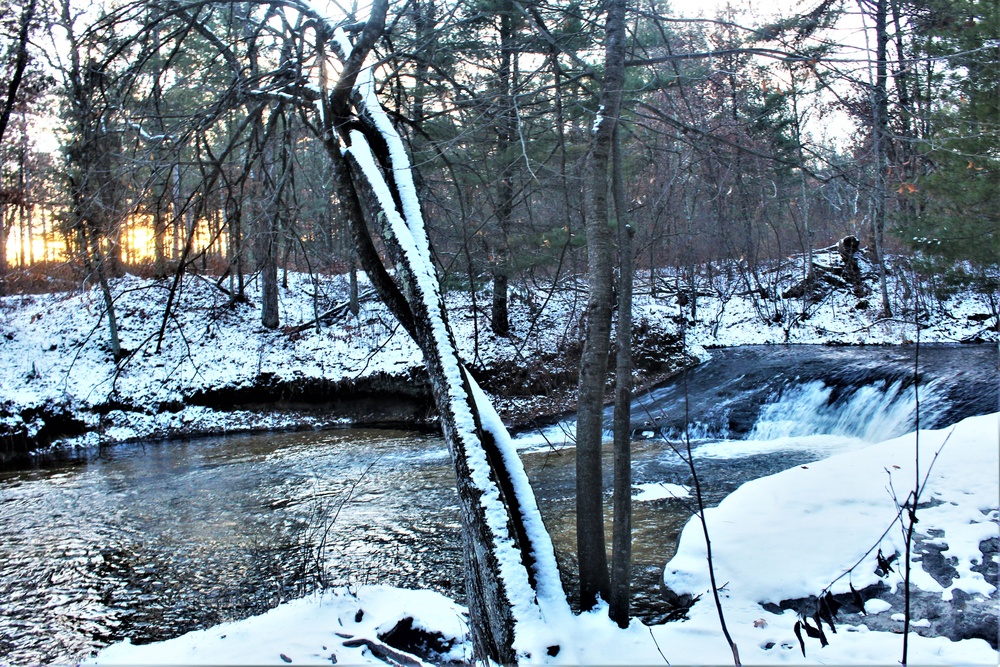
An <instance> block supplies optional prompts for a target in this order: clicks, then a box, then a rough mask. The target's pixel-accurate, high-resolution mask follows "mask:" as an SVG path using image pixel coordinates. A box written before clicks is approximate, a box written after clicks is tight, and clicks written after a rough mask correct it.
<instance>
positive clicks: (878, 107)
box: [872, 0, 892, 317]
mask: <svg viewBox="0 0 1000 667" xmlns="http://www.w3.org/2000/svg"><path fill="white" fill-rule="evenodd" d="M887 19H888V1H887V0H878V1H877V5H876V9H875V89H874V90H873V91H872V95H873V97H874V99H873V100H872V102H873V104H872V109H873V116H874V117H873V119H872V120H873V123H872V149H873V151H874V153H875V191H874V193H873V197H874V202H873V210H872V227H873V229H872V231H873V232H874V236H875V259H876V264H877V265H878V283H879V290H880V292H881V295H882V313H881V314H882V316H883V317H892V308H891V307H890V305H889V291H888V288H887V286H886V275H885V274H886V268H885V249H884V241H885V238H884V237H885V221H886V202H887V200H888V198H889V194H888V190H889V183H888V173H887V172H888V169H889V161H888V152H889V146H888V142H889V119H888V115H889V94H888V91H887V90H886V82H887V78H888V72H887V67H886V58H887V55H888V46H889V33H888V29H887V25H886V24H887Z"/></svg>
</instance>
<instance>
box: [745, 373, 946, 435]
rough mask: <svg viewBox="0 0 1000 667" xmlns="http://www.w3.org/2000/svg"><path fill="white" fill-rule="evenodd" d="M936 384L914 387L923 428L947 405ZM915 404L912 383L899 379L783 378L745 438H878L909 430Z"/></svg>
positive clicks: (943, 410) (936, 418)
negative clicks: (837, 382)
mask: <svg viewBox="0 0 1000 667" xmlns="http://www.w3.org/2000/svg"><path fill="white" fill-rule="evenodd" d="M938 384H939V382H937V381H933V382H930V383H928V384H926V385H921V386H920V387H919V396H920V423H921V427H922V428H930V427H932V426H934V425H935V423H936V422H937V420H938V419H939V418H940V417H941V416H942V415H943V414H944V413H945V412H946V410H947V408H948V401H947V399H946V398H944V396H943V395H942V394H941V393H940V392H939V391H938V387H937V385H938ZM916 405H917V404H916V398H915V392H914V386H913V383H912V382H908V381H904V380H895V381H888V380H877V381H875V382H873V383H871V384H865V385H861V386H857V387H851V388H837V387H833V386H828V385H827V384H825V383H824V382H822V381H819V380H816V381H812V382H806V383H801V384H787V385H785V386H784V387H782V388H781V389H780V390H779V391H778V392H777V393H776V394H774V395H772V396H771V398H770V400H769V401H767V402H766V403H765V404H764V405H763V406H762V407H761V410H760V414H759V416H758V417H757V422H756V423H755V424H754V427H753V429H752V430H751V431H750V433H749V434H748V435H747V438H746V439H747V440H776V439H778V438H788V437H799V436H808V435H842V436H848V437H852V438H858V439H861V440H865V441H867V442H881V441H882V440H888V439H889V438H894V437H896V436H900V435H903V434H904V433H907V432H909V431H912V430H913V428H914V425H915V422H916Z"/></svg>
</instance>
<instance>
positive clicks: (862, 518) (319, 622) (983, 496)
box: [85, 413, 1000, 665]
mask: <svg viewBox="0 0 1000 667" xmlns="http://www.w3.org/2000/svg"><path fill="white" fill-rule="evenodd" d="M998 440H1000V413H997V414H992V415H987V416H982V417H974V418H970V419H967V420H964V421H962V422H961V423H959V424H957V425H955V426H954V427H952V428H948V429H943V430H939V431H922V432H920V435H919V443H920V451H921V459H920V460H921V464H920V465H921V468H920V470H921V472H920V479H921V480H925V482H924V484H925V486H924V489H923V491H922V499H924V500H927V501H930V502H929V505H928V506H927V507H926V508H924V509H921V510H920V513H919V519H920V522H919V523H918V524H917V531H918V532H919V533H920V534H921V536H922V537H924V538H926V539H929V540H932V541H935V542H936V543H938V544H939V545H944V544H946V545H947V548H946V550H945V551H944V554H945V556H946V557H948V558H953V559H954V569H955V576H954V578H953V579H952V581H951V582H950V583H948V585H946V586H945V585H942V584H941V583H940V582H939V581H937V580H936V579H935V578H934V577H932V576H931V574H930V573H929V572H928V570H927V569H925V568H924V563H923V562H922V560H921V559H920V557H919V556H917V555H915V556H914V558H913V562H912V565H913V579H912V580H913V585H914V587H915V588H917V589H920V590H922V591H925V592H929V593H931V594H934V595H940V596H941V597H942V599H945V600H948V599H951V598H952V597H954V596H955V595H956V592H957V591H962V592H963V595H965V596H966V597H967V598H988V599H991V600H995V599H996V594H997V592H996V589H995V588H994V586H993V585H991V584H989V583H988V582H987V581H986V580H985V578H984V576H983V574H982V573H981V570H983V569H984V565H988V564H984V563H982V562H981V561H982V554H981V553H980V551H979V544H980V542H981V541H983V540H986V539H989V538H998V537H1000V530H998V526H997V522H998V520H1000V508H998V499H997V491H998V481H997V470H998V466H1000V461H998V447H997V444H998ZM914 448H915V436H914V434H909V435H906V436H903V437H900V438H896V439H893V440H889V441H886V442H882V443H879V444H875V445H872V446H870V447H867V448H865V449H861V450H856V451H851V452H848V453H844V454H840V455H837V456H833V457H831V458H829V459H826V460H823V461H819V462H816V463H814V464H811V465H808V466H800V467H796V468H793V469H790V470H786V471H784V472H781V473H779V474H776V475H772V476H770V477H765V478H762V479H759V480H756V481H753V482H750V483H748V484H745V485H743V486H742V487H740V488H739V489H738V490H737V491H736V492H735V493H733V494H732V495H731V496H729V497H728V498H727V499H726V500H724V501H723V502H722V503H721V504H720V505H719V506H718V507H717V508H714V509H710V510H708V512H707V521H708V523H709V526H710V530H711V537H712V547H713V552H714V556H715V564H716V568H717V577H718V579H717V580H718V581H720V582H725V585H724V586H722V603H723V608H724V611H725V615H726V622H727V625H728V628H729V630H730V632H731V634H732V637H733V639H734V641H735V642H736V644H737V646H738V648H739V653H740V658H741V659H742V661H743V663H744V664H895V663H898V662H899V660H900V657H901V655H902V638H901V636H900V634H899V630H900V629H901V628H902V620H901V616H902V609H899V608H895V607H892V606H891V605H890V604H888V603H885V602H883V601H881V600H869V601H868V602H867V603H866V605H865V606H866V608H867V611H868V613H869V614H871V615H886V616H891V620H890V621H889V623H890V624H894V625H895V626H898V627H895V628H893V629H892V630H888V631H873V630H869V628H868V627H866V626H865V625H862V624H861V620H862V617H861V615H860V614H859V613H856V612H855V613H846V612H844V611H841V612H840V613H839V614H838V615H837V618H836V619H835V624H836V627H837V632H836V634H834V633H833V632H831V629H830V628H829V627H827V628H826V637H827V638H828V640H829V645H827V646H824V647H821V646H820V643H819V641H818V640H816V639H811V638H808V637H806V638H805V642H806V643H805V655H803V652H802V648H801V647H800V645H799V642H798V640H797V638H796V636H795V633H794V626H795V623H796V621H797V620H798V615H797V614H796V613H795V612H794V611H790V610H787V611H784V612H782V613H775V608H774V607H769V609H771V610H772V611H768V609H766V608H765V607H764V606H762V603H768V602H771V603H777V602H780V601H782V600H785V599H789V598H801V597H808V596H811V595H818V594H820V593H822V592H825V591H827V590H829V591H830V592H831V593H833V594H835V595H836V594H842V593H845V592H849V591H850V589H851V586H853V587H855V588H856V589H863V588H864V587H865V586H869V585H871V584H874V583H876V582H878V581H884V583H885V584H887V585H888V586H889V587H891V588H898V587H900V586H901V582H902V574H901V573H902V569H903V568H902V563H900V562H899V561H896V562H895V565H896V567H895V568H894V572H891V573H887V574H886V576H885V577H880V576H879V575H877V574H876V573H875V570H876V568H877V567H878V557H879V550H880V551H881V553H882V554H893V553H903V551H904V543H903V540H902V536H901V530H900V526H899V523H898V522H894V518H895V517H896V505H895V502H894V496H893V493H892V489H895V492H896V494H900V495H903V494H905V493H906V491H905V489H908V488H910V487H911V485H912V480H913V479H914V451H915V449H914ZM845 479H849V480H850V483H849V484H847V483H845ZM644 491H647V492H648V490H644ZM672 492H674V493H676V492H677V490H676V489H675V490H672ZM897 497H898V496H897ZM993 558H994V559H995V558H996V556H995V555H994V556H993ZM994 567H995V564H994ZM665 579H666V583H667V584H668V585H669V586H670V587H672V588H673V589H674V590H675V591H676V592H678V593H691V594H695V595H700V596H701V597H700V598H699V599H698V601H697V602H696V603H695V604H694V606H693V607H692V608H691V610H690V612H689V617H688V619H687V620H684V621H677V622H672V623H667V624H664V625H657V626H651V627H647V626H645V625H643V624H642V623H640V622H638V621H633V622H632V624H631V625H630V626H629V627H628V628H627V629H624V630H622V629H619V628H618V627H617V626H616V625H614V624H613V623H611V622H610V621H609V620H608V618H607V614H606V609H605V608H600V609H597V610H595V611H593V612H590V613H586V614H583V615H580V616H576V617H572V618H563V619H561V620H560V621H559V622H558V623H553V627H551V631H552V637H558V638H559V641H558V642H557V641H555V640H551V643H553V644H554V643H559V644H560V651H559V653H558V654H557V655H555V656H550V655H548V653H547V652H546V646H545V644H546V642H545V641H544V638H540V639H539V641H540V644H539V646H538V647H537V649H536V651H535V652H534V653H533V654H532V656H531V658H530V659H529V660H527V662H529V663H538V664H630V665H638V664H675V665H676V664H684V665H688V664H712V665H717V664H727V663H731V661H732V654H731V652H730V650H729V647H728V645H727V644H726V642H725V640H724V639H723V635H722V632H721V629H720V624H719V618H718V614H717V611H716V609H715V606H714V604H713V602H712V598H711V595H710V594H709V584H708V579H707V570H706V567H705V545H704V540H703V538H702V536H701V527H700V524H698V523H696V522H695V521H694V520H692V522H691V523H689V524H688V526H687V527H686V528H685V529H684V532H683V534H682V537H681V542H680V547H679V550H678V552H677V555H676V556H675V557H674V558H673V559H672V560H671V561H670V562H669V563H668V564H667V565H666V568H665ZM405 618H412V619H413V627H416V628H421V629H423V630H425V631H427V632H429V633H436V634H437V635H439V641H440V642H441V646H440V647H439V648H440V649H441V650H440V651H439V653H438V659H440V660H447V659H451V660H468V659H470V657H471V648H470V645H469V642H468V635H467V627H466V620H465V618H464V617H463V610H462V609H461V608H460V607H459V606H457V605H456V604H455V603H453V602H452V601H450V600H448V599H446V598H444V597H443V596H441V595H439V594H437V593H432V592H428V591H406V590H397V589H389V588H386V587H378V586H374V587H361V588H359V589H358V590H355V591H347V590H333V591H326V592H323V593H318V594H315V595H313V596H310V597H308V598H304V599H301V600H297V601H295V602H291V603H288V604H285V605H282V606H280V607H278V608H277V609H274V610H272V611H271V612H269V613H267V614H264V615H262V616H258V617H255V618H250V619H247V620H245V621H241V622H237V623H229V624H226V625H221V626H217V627H214V628H210V629H208V630H202V631H198V632H192V633H190V634H187V635H184V636H181V637H178V638H176V639H173V640H169V641H166V642H162V643H158V644H149V645H144V646H133V645H131V644H130V643H129V642H127V641H126V642H123V643H120V644H116V645H113V646H110V647H108V648H107V649H105V650H104V651H102V652H101V653H100V654H98V655H97V656H96V657H95V658H93V659H91V660H89V661H86V662H85V664H94V665H114V664H136V665H137V664H227V665H243V664H246V665H270V664H273V665H282V664H289V663H291V664H330V663H331V662H332V661H333V660H334V658H335V659H336V664H362V663H371V664H384V663H383V661H382V660H380V659H379V658H378V657H377V656H376V655H375V652H377V651H378V650H379V649H385V648H386V647H385V645H384V644H383V643H382V641H381V640H380V639H379V637H380V636H384V635H385V634H386V633H387V632H389V631H390V630H392V629H393V628H394V627H396V626H397V624H398V623H399V622H400V621H401V620H403V619H405ZM897 619H900V620H897ZM932 620H933V619H924V618H913V621H914V622H913V625H914V627H916V628H928V627H931V626H932ZM803 636H805V634H804V633H803ZM373 647H374V649H373ZM389 650H393V651H394V650H395V649H389ZM397 657H398V656H397ZM404 657H406V656H404ZM908 660H909V663H910V664H941V665H980V664H982V665H996V664H998V661H1000V654H998V652H997V651H996V650H994V649H993V648H992V647H990V645H989V644H988V643H987V642H986V641H984V640H982V639H965V640H961V641H951V640H949V639H946V638H944V637H940V636H927V637H925V636H920V635H917V634H915V633H913V634H911V636H910V646H909V654H908ZM414 664H415V663H414Z"/></svg>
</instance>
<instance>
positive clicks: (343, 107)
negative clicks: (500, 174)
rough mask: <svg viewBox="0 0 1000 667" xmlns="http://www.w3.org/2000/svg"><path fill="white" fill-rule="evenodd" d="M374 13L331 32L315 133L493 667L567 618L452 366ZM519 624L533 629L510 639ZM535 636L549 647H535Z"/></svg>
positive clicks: (503, 447)
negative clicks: (434, 436)
mask: <svg viewBox="0 0 1000 667" xmlns="http://www.w3.org/2000/svg"><path fill="white" fill-rule="evenodd" d="M386 8H387V2H386V0H377V1H376V3H375V5H374V7H373V9H372V17H371V19H369V21H368V23H367V24H366V25H365V27H364V29H363V30H362V32H361V33H360V35H359V37H358V38H357V40H356V42H357V43H356V45H352V44H351V43H350V40H349V39H348V37H347V35H346V34H345V33H344V32H343V31H342V30H339V29H338V30H336V31H334V33H333V39H332V43H333V46H334V49H335V50H336V51H337V52H338V53H339V54H340V56H341V59H342V60H343V63H344V64H343V74H342V76H341V78H340V80H339V81H338V82H337V84H336V85H335V86H334V88H333V90H332V91H329V92H324V96H323V100H322V103H321V107H322V109H321V114H322V116H321V119H320V120H321V127H319V128H317V129H319V130H320V134H321V136H322V138H323V140H324V143H325V145H326V147H327V152H328V154H329V156H330V158H331V160H332V162H333V165H334V178H335V183H336V188H337V194H338V199H339V200H340V204H341V207H342V211H343V214H344V215H345V217H346V218H347V219H348V221H349V223H350V225H351V230H352V234H353V236H354V239H355V245H356V246H357V248H358V256H359V260H360V262H361V264H362V266H363V267H364V269H365V271H366V272H367V273H368V275H369V278H370V279H371V282H372V285H373V286H374V287H375V290H376V291H377V293H378V294H379V296H380V297H381V298H382V299H383V301H384V302H385V303H386V305H387V306H388V307H389V308H390V310H391V311H392V312H393V314H394V315H395V316H396V317H397V319H399V321H400V323H401V324H402V325H403V326H404V328H406V330H407V331H408V332H409V333H410V335H411V336H412V337H413V339H414V340H415V341H416V343H417V345H418V346H419V347H420V349H421V351H422V352H423V355H424V361H425V364H426V367H427V372H428V375H429V376H430V380H431V388H432V392H433V395H434V400H435V403H436V405H437V408H438V412H439V414H440V419H441V426H442V429H443V431H444V437H445V440H446V441H447V443H448V448H449V451H450V453H451V457H452V461H453V464H454V467H455V473H456V479H457V488H458V496H459V502H460V508H461V515H462V525H463V538H464V547H465V556H466V559H465V560H466V567H465V569H466V583H467V595H468V604H469V613H470V620H471V623H470V625H471V630H472V636H473V644H474V646H475V650H476V654H477V657H478V658H479V659H482V660H490V661H493V662H497V663H501V664H512V663H516V662H518V661H519V660H521V659H535V660H537V659H538V658H539V657H540V655H539V653H538V652H539V651H542V652H544V651H545V650H546V648H547V647H549V646H558V645H559V643H560V641H559V639H558V638H556V637H554V636H552V635H551V634H550V632H551V631H542V632H540V631H539V627H538V626H539V625H540V624H543V623H544V622H545V621H546V620H553V617H561V616H564V615H568V614H569V608H568V605H567V604H566V600H565V595H564V594H563V592H562V587H561V584H560V582H559V575H558V570H557V568H556V564H555V555H554V552H553V549H552V543H551V541H550V540H549V537H548V534H547V533H546V531H545V528H544V525H543V524H542V522H541V518H540V515H539V513H538V508H537V506H536V504H535V499H534V496H533V494H532V491H531V487H530V485H529V484H528V480H527V477H526V476H525V474H524V469H523V467H522V465H521V461H520V459H519V458H518V456H517V453H516V451H515V450H514V448H513V446H512V444H511V441H510V437H509V435H508V434H507V432H506V429H505V428H504V426H503V424H502V422H501V421H500V419H499V417H498V416H497V414H496V411H495V410H493V408H492V406H491V405H490V403H489V401H488V400H487V399H486V397H485V394H484V393H483V392H482V390H480V389H479V387H478V386H477V385H476V382H475V380H474V379H473V378H472V376H471V375H470V374H469V373H468V372H467V371H466V369H465V367H464V366H463V364H462V362H461V360H460V359H459V355H458V352H457V349H456V345H455V341H454V338H453V336H452V334H451V330H450V328H449V326H448V320H447V315H446V312H445V308H444V302H443V299H442V295H441V292H440V286H439V283H438V279H437V276H436V273H435V270H434V266H433V264H432V262H431V257H430V248H429V243H428V239H427V233H426V230H425V227H424V221H423V215H422V212H421V208H420V204H419V200H418V198H417V195H416V187H415V186H414V183H413V178H412V173H411V165H410V163H409V159H408V157H407V155H406V152H405V149H404V148H403V143H402V141H401V140H400V138H399V135H398V134H397V133H396V131H395V129H394V128H393V126H392V124H391V122H390V121H389V119H388V117H387V115H386V114H385V112H384V110H383V109H382V107H381V105H380V103H379V101H378V98H377V97H376V95H375V92H374V82H373V79H372V73H371V69H370V68H364V67H363V62H364V59H365V56H366V54H367V53H368V51H369V50H370V49H371V46H372V45H373V43H374V41H375V39H377V37H378V36H379V35H380V34H381V31H382V29H383V27H384V20H385V11H386ZM328 26H329V24H327V27H328ZM322 29H323V28H321V30H322ZM325 38H326V36H321V39H320V43H323V42H324V41H325ZM322 78H324V77H322V76H321V79H322ZM369 224H373V225H375V224H377V225H379V226H380V228H381V229H380V231H381V235H382V240H383V243H384V247H385V250H386V252H387V253H388V255H389V256H390V259H391V261H392V264H393V266H394V267H395V274H394V276H390V274H389V272H388V270H387V269H386V265H385V264H384V263H383V260H382V259H381V257H380V256H379V253H378V252H377V251H376V249H375V245H374V243H373V241H372V236H371V234H370V232H369V230H368V225H369ZM526 626H535V629H534V630H532V631H530V632H521V630H522V628H525V627H526ZM546 635H548V637H549V641H547V642H546V641H544V640H543V642H544V643H541V644H538V643H537V641H538V639H540V638H541V637H545V636H546Z"/></svg>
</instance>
